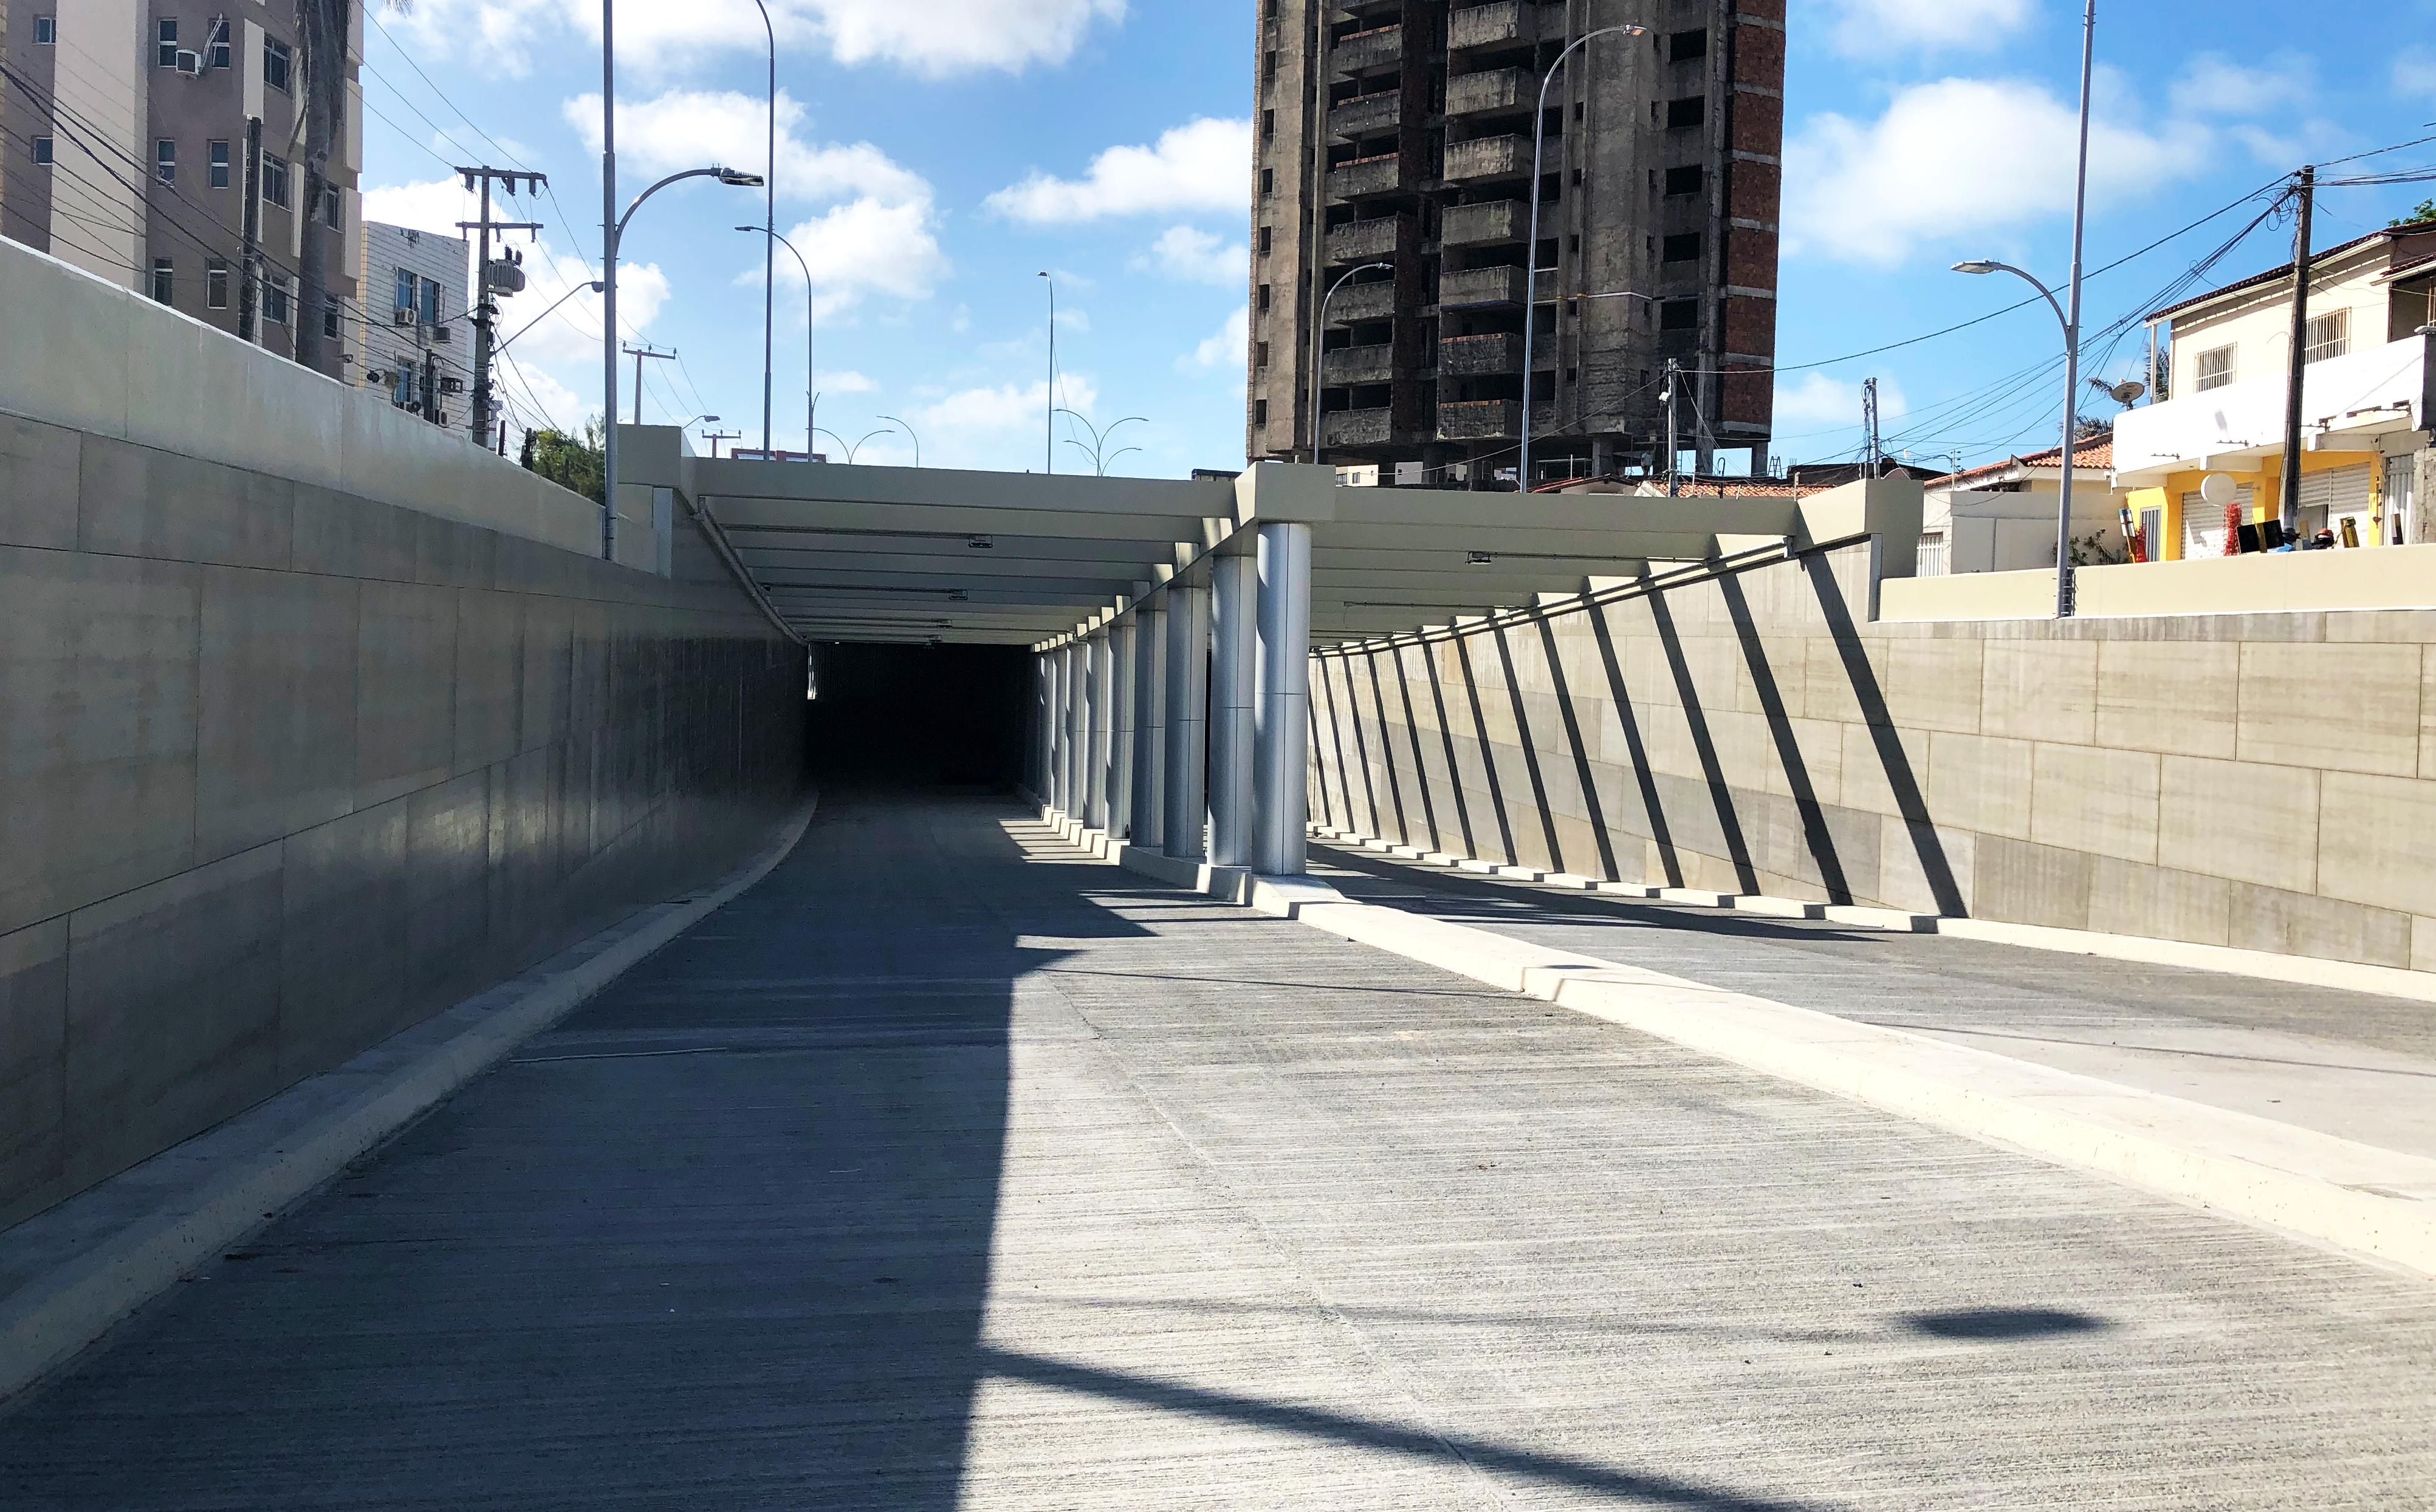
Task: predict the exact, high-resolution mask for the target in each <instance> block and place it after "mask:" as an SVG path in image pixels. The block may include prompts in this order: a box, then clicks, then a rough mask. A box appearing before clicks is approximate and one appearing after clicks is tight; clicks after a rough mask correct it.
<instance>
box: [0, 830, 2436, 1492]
mask: <svg viewBox="0 0 2436 1512" xmlns="http://www.w3.org/2000/svg"><path fill="white" fill-rule="evenodd" d="M2431 1422H2436V1289H2431V1288H2430V1287H2428V1286H2427V1284H2426V1283H2424V1282H2420V1281H2415V1280H2410V1279H2405V1278H2403V1277H2396V1276H2392V1275H2388V1274H2386V1273H2383V1272H2380V1271H2375V1270H2372V1269H2368V1268H2365V1267H2362V1266H2359V1265H2357V1264H2355V1263H2353V1262H2351V1261H2349V1260H2344V1259H2341V1258H2340V1257H2337V1256H2334V1255H2331V1254H2326V1253H2323V1252H2320V1251H2314V1250H2309V1249H2305V1248H2301V1247H2297V1246H2294V1245H2292V1244H2289V1243H2286V1242H2284V1241H2283V1240H2281V1239H2279V1238H2277V1237H2275V1236H2272V1235H2271V1234H2268V1233H2266V1232H2263V1231H2261V1230H2258V1229H2255V1228H2252V1227H2249V1226H2246V1225H2239V1224H2234V1223H2228V1222H2225V1221H2223V1220H2221V1219H2218V1218H2216V1217H2213V1216H2211V1215H2209V1214H2205V1213H2202V1212H2199V1211H2195V1210H2193V1209H2191V1208H2185V1207H2183V1206H2180V1205H2178V1204H2175V1203H2172V1202H2168V1201H2166V1200H2163V1199H2160V1198H2156V1197H2152V1196H2149V1195H2148V1194H2146V1193H2144V1192H2141V1191H2139V1190H2133V1189H2131V1188H2129V1187H2126V1186H2123V1185H2121V1184H2119V1183H2115V1182H2112V1181H2106V1180H2101V1179H2097V1178H2094V1177H2090V1176H2087V1175H2084V1174H2081V1173H2076V1172H2073V1171H2070V1170H2066V1169H2062V1168H2060V1167H2057V1166H2053V1165H2049V1164H2045V1163H2042V1162H2040V1161H2036V1160H2031V1159H2027V1158H2025V1157H2022V1156H2016V1155H2012V1154H2009V1153H2007V1152H2005V1151H2002V1150H1999V1149H1995V1148H1992V1147H1991V1146H1990V1145H1988V1144H1985V1143H1982V1142H1980V1141H1977V1140H1974V1139H1970V1138H1961V1137H1958V1136H1955V1135H1951V1134H1947V1133H1943V1132H1940V1131H1939V1130H1936V1129H1933V1128H1929V1127H1926V1126H1923V1125H1922V1124H1919V1123H1916V1122H1912V1121H1907V1120H1905V1119H1901V1118H1897V1117H1893V1116H1890V1115H1887V1114H1883V1113H1880V1112H1877V1111H1874V1110H1872V1109H1870V1108H1869V1107H1867V1106H1863V1105H1860V1104H1854V1103H1852V1102H1849V1101H1845V1100H1843V1099H1839V1098H1836V1097H1832V1096H1828V1095H1824V1094H1821V1093H1818V1092H1814V1091H1811V1090H1809V1089H1807V1088H1804V1087H1801V1086H1796V1085H1793V1084H1790V1083H1787V1082H1785V1081H1783V1080H1780V1079H1778V1078H1776V1077H1772V1076H1767V1075H1763V1074H1759V1073H1756V1072H1752V1071H1749V1070H1745V1069H1741V1068H1739V1067H1736V1066H1733V1065H1731V1064H1729V1063H1726V1062H1723V1061H1720V1060H1717V1059H1715V1058H1714V1057H1711V1056H1707V1055H1702V1054H1698V1053H1695V1052H1691V1051H1684V1050H1681V1049H1679V1048H1678V1047H1676V1046H1674V1045H1671V1044H1668V1043H1666V1042H1664V1041H1662V1040H1658V1039H1654V1038H1651V1037H1649V1036H1646V1035H1644V1034H1637V1033H1634V1032H1631V1031H1628V1030H1624V1029H1620V1028H1617V1027H1615V1026H1613V1025H1610V1024H1606V1023H1602V1022H1599V1021H1597V1020H1596V1019H1593V1018H1590V1017H1584V1016H1582V1015H1579V1014H1575V1013H1573V1012H1569V1011H1566V1010H1564V1009H1560V1008H1557V1007H1555V1006H1553V1005H1551V1004H1549V1003H1546V1002H1542V1001H1539V1000H1536V999H1530V998H1525V997H1522V996H1519V995H1516V994H1511V993H1506V992H1502V991H1497V990H1493V989H1490V988H1487V987H1484V986H1481V985H1480V984H1478V983H1476V982H1470V981H1468V980H1465V979H1463V978H1460V977H1456V976H1453V975H1452V974H1449V973H1446V972H1442V971H1438V970H1435V969H1433V968H1431V967H1427V966H1423V965H1417V964H1415V963H1413V962H1410V961H1407V960H1404V959H1401V958H1400V957H1397V956H1394V955H1390V954H1387V953H1385V952H1383V951H1380V950H1374V949H1371V948H1368V947H1362V946H1358V945H1354V944H1351V943H1348V941H1346V940H1344V939H1340V938H1332V937H1331V936H1330V935H1328V934H1326V933H1324V932H1322V931H1320V930H1314V929H1309V928H1305V927H1303V926H1301V925H1299V924H1296V923H1292V922H1288V921H1286V920H1283V919H1279V918H1274V917H1269V916H1266V915H1264V914H1261V913H1259V912H1254V911H1252V910H1249V909H1243V908H1236V907H1231V906H1227V905H1224V904H1219V903H1216V902H1213V901H1211V900H1209V899H1207V898H1203V897H1200V896H1197V895H1192V894H1188V893H1182V892H1178V891H1175V890H1174V889H1171V888H1167V887H1162V886H1158V885H1155V884H1151V883H1148V882H1145V881H1144V880H1142V879H1140V878H1136V877H1134V876H1132V875H1130V874H1127V873H1125V872H1123V871H1122V870H1120V869H1118V868H1115V867H1112V866H1109V865H1106V864H1105V863H1104V862H1096V861H1092V860H1088V859H1087V858H1086V857H1084V856H1083V855H1082V854H1081V853H1079V852H1078V851H1076V850H1075V849H1074V848H1072V847H1070V846H1068V845H1066V844H1063V843H1059V842H1058V841H1057V840H1056V839H1055V838H1054V837H1053V835H1052V834H1051V833H1050V832H1049V831H1048V830H1047V828H1046V827H1045V826H1041V825H1039V824H1037V823H1035V822H1032V821H1030V820H1028V819H1025V818H1023V817H1020V816H1019V815H1018V813H1017V812H1016V811H1015V810H1014V809H1013V808H1011V807H1006V806H997V805H988V804H982V803H975V802H952V801H914V800H907V799H890V800H881V799H876V798H870V797H864V798H857V797H855V796H853V795H850V794H840V793H832V794H830V795H829V796H828V797H827V799H826V801H825V807H824V809H823V812H822V814H821V815H820V817H819V819H818V820H817V821H816V822H815V823H814V825H813V826H812V827H811V829H810V830H809V832H808V834H807V836H806V838H805V840H804V842H803V843H802V844H801V845H800V846H799V847H798V848H797V850H796V851H795V853H794V854H793V855H792V856H791V857H790V858H789V859H788V860H787V861H786V862H785V863H784V864H782V865H781V866H780V867H779V868H778V870H777V871H775V872H774V873H773V874H772V875H771V877H770V878H768V879H767V880H766V881H765V882H763V883H762V884H760V886H758V887H757V888H756V889H755V890H754V891H753V892H751V893H749V894H747V895H744V896H743V897H742V898H740V899H739V900H738V901H737V902H735V903H733V904H730V905H729V906H728V907H727V908H725V909H723V910H722V911H721V912H719V913H717V914H715V915H713V916H712V917H711V918H709V919H708V920H706V921H705V922H704V923H703V924H702V925H700V926H699V927H697V928H696V929H695V930H693V931H692V932H690V933H689V934H687V936H686V937H685V938H684V939H682V940H680V941H679V942H678V943H677V944H675V945H673V946H671V947H669V948H668V949H667V950H665V951H663V952H662V953H661V954H660V955H658V956H656V957H654V958H653V960H651V961H650V962H648V963H646V964H645V965H642V966H639V967H637V968H636V969H635V971H634V972H632V973H631V974H630V975H629V976H628V977H627V978H625V979H624V980H622V981H621V982H618V984H617V985H616V986H614V987H613V988H611V989H610V990H609V991H608V992H606V993H604V994H603V995H602V996H601V997H600V998H599V999H595V1000H594V1001H593V1002H592V1003H591V1004H589V1005H588V1006H587V1007H585V1008H584V1009H583V1010H582V1011H580V1012H579V1013H577V1014H576V1015H574V1016H573V1017H570V1018H568V1019H567V1020H566V1021H565V1022H564V1023H563V1024H562V1025H561V1026H560V1027H559V1028H558V1029H557V1030H555V1031H553V1032H552V1033H550V1034H547V1035H544V1036H542V1037H540V1038H537V1039H535V1040H534V1041H532V1042H531V1044H529V1045H528V1046H527V1047H525V1048H524V1049H523V1050H522V1051H519V1052H518V1053H517V1054H516V1056H515V1057H513V1060H512V1061H510V1062H509V1063H508V1064H506V1065H503V1066H501V1067H500V1068H499V1069H497V1070H496V1071H495V1072H493V1073H492V1074H490V1075H489V1076H486V1077H484V1078H483V1079H481V1080H479V1081H478V1082H476V1083H474V1084H472V1085H471V1086H468V1087H467V1088H466V1089H465V1090H464V1091H462V1092H461V1093H460V1094H459V1095H458V1096H457V1097H456V1098H454V1099H453V1100H451V1101H450V1102H449V1103H448V1104H444V1106H443V1107H442V1108H440V1109H439V1110H438V1111H437V1112H436V1113H435V1114H434V1115H433V1116H431V1117H430V1118H429V1119H427V1120H426V1121H425V1122H423V1123H422V1124H420V1125H419V1126H417V1127H415V1128H413V1129H411V1130H409V1131H408V1132H407V1133H406V1134H404V1135H403V1136H401V1137H400V1138H398V1139H397V1140H396V1141H395V1142H394V1143H392V1145H390V1146H388V1147H387V1148H386V1149H383V1150H381V1151H378V1152H375V1153H374V1155H373V1156H368V1157H367V1158H366V1159H364V1160H363V1161H361V1162H359V1163H358V1164H357V1167H356V1168H355V1169H354V1170H352V1171H351V1172H350V1173H348V1174H347V1175H345V1176H344V1177H342V1178H341V1179H340V1180H339V1182H338V1183H336V1184H335V1185H334V1186H333V1187H332V1188H330V1189H329V1190H325V1191H324V1192H322V1194H321V1195H319V1196H318V1197H316V1198H314V1199H313V1200H311V1201H310V1202H308V1203H307V1204H305V1206H304V1207H302V1208H299V1209H298V1210H297V1211H295V1212H293V1213H292V1214H289V1215H288V1216H287V1217H286V1218H284V1219H283V1220H281V1221H280V1222H279V1223H277V1224H275V1225H272V1226H271V1227H270V1229H268V1230H267V1231H265V1232H264V1233H263V1234H261V1235H260V1236H258V1237H257V1238H256V1239H255V1240H253V1241H252V1242H250V1243H248V1245H247V1247H246V1248H245V1249H243V1250H241V1251H236V1252H233V1253H231V1254H229V1255H228V1256H226V1257H225V1258H224V1259H222V1260H220V1261H219V1262H218V1263H217V1264H216V1265H214V1266H212V1267H210V1268H209V1269H207V1270H206V1271H204V1272H203V1273H201V1274H200V1276H199V1277H197V1278H196V1279H195V1280H193V1281H192V1282H191V1283H190V1284H188V1285H186V1286H184V1287H183V1288H181V1289H180V1290H179V1291H177V1292H176V1293H173V1294H172V1295H171V1296H170V1297H169V1298H167V1299H166V1300H165V1302H164V1303H163V1304H162V1305H160V1306H158V1307H156V1308H155V1309H153V1310H151V1311H150V1312H148V1313H147V1314H144V1315H142V1316H139V1317H138V1318H137V1319H135V1320H134V1321H133V1322H132V1323H130V1325H129V1326H128V1327H126V1328H125V1329H123V1330H121V1331H120V1333H119V1334H118V1335H117V1336H116V1337H115V1338H114V1339H113V1340H112V1341H111V1342H110V1344H109V1346H108V1347H106V1348H105V1349H104V1350H103V1351H102V1352H99V1353H97V1354H96V1355H95V1356H93V1357H91V1358H89V1359H88V1360H87V1361H86V1362H85V1363H84V1364H82V1366H81V1367H80V1368H78V1369H77V1370H75V1371H74V1372H73V1373H71V1374H69V1375H67V1376H65V1377H64V1378H62V1379H61V1380H59V1381H58V1382H55V1383H54V1384H52V1385H51V1386H50V1387H48V1388H47V1389H45V1390H44V1391H43V1392H41V1393H40V1394H38V1395H36V1396H34V1397H33V1398H31V1399H29V1400H27V1401H26V1402H25V1403H23V1404H22V1405H21V1406H20V1407H19V1408H18V1409H17V1410H16V1411H15V1412H13V1413H12V1414H11V1415H9V1416H6V1417H0V1504H5V1505H6V1506H8V1507H9V1508H10V1512H17V1509H19V1508H24V1509H27V1512H34V1509H64V1508H78V1509H85V1508H95V1509H98V1508H110V1509H114V1512H115V1509H126V1512H143V1509H151V1508H161V1509H167V1508H173V1507H174V1508H240V1507H242V1508H265V1509H269V1508H282V1509H284V1508H307V1507H310V1508H330V1507H349V1508H383V1509H391V1508H395V1509H405V1508H435V1509H436V1508H449V1509H472V1508H511V1507H513V1508H519V1509H522V1508H568V1509H575V1508H582V1509H586V1512H591V1509H600V1508H609V1507H648V1508H662V1507H665V1508H671V1509H673V1508H680V1507H682V1508H699V1507H708V1506H717V1507H722V1508H725V1507H739V1508H759V1507H769V1508H789V1509H794V1508H804V1507H838V1508H890V1509H923V1512H948V1509H950V1508H953V1509H956V1512H1001V1509H1008V1512H1012V1509H1024V1512H1031V1509H1040V1512H1049V1509H1058V1512H1068V1509H1075V1508H1118V1507H1122V1508H1142V1509H1153V1508H1156V1509H1159V1512H1167V1509H1172V1508H1177V1507H1192V1508H1194V1509H1196V1512H1199V1509H1205V1508H1242V1509H1245V1512H1251V1509H1261V1512H1274V1509H1275V1508H1279V1507H1283V1506H1294V1507H1314V1508H1329V1507H1343V1508H1348V1509H1351V1508H1363V1509H1368V1508H1374V1507H1385V1506H1398V1507H1416V1508H1423V1507H1425V1508H1447V1509H1455V1508H1464V1509H1483V1508H1489V1507H1502V1506H1516V1507H1519V1506H1530V1507H1545V1508H1557V1507H1586V1506H1619V1507H1621V1506H1633V1507H1673V1508H1696V1509H1703V1512H1828V1509H1836V1508H1855V1509H1857V1508H1870V1509H1881V1512H1920V1509H1930V1512H1943V1509H1953V1512H1960V1509H1963V1508H1978V1507H1990V1506H2001V1507H2028V1506H2037V1507H2041V1508H2087V1509H2093V1512H2094V1509H2097V1508H2109V1509H2112V1508H2117V1507H2124V1506H2154V1507H2171V1508H2189V1509H2194V1512H2197V1509H2202V1508H2204V1509H2216V1508H2222V1507H2234V1506H2238V1507H2241V1508H2244V1509H2245V1512H2250V1509H2286V1508H2289V1509H2299V1508H2312V1509H2314V1508H2320V1507H2326V1506H2338V1505H2360V1506H2375V1507H2379V1508H2412V1507H2422V1508H2424V1507H2429V1506H2431V1505H2436V1492H2431V1490H2430V1487H2431V1486H2436V1435H2431V1430H2430V1427H2429V1425H2430V1423H2431Z"/></svg>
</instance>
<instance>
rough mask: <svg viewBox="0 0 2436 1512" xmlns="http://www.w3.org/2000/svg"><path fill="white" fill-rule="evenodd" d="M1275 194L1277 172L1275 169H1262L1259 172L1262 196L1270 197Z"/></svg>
mask: <svg viewBox="0 0 2436 1512" xmlns="http://www.w3.org/2000/svg"><path fill="white" fill-rule="evenodd" d="M1277 192H1278V170H1277V169H1275V168H1262V169H1261V194H1263V195H1272V194H1275V193H1277Z"/></svg>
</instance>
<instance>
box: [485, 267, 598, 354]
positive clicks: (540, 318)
mask: <svg viewBox="0 0 2436 1512" xmlns="http://www.w3.org/2000/svg"><path fill="white" fill-rule="evenodd" d="M606 287H609V286H607V285H606V284H604V283H602V282H601V281H600V279H597V278H596V279H594V280H592V281H591V282H590V283H588V284H577V285H575V286H574V287H571V288H569V289H568V290H567V291H566V293H564V294H561V295H560V296H558V298H556V299H554V300H551V301H550V302H549V308H548V309H546V310H544V311H542V312H541V313H540V314H539V315H536V316H534V317H533V318H532V319H531V320H530V321H527V322H525V323H524V325H523V327H522V328H521V329H519V330H518V331H517V332H516V336H522V335H524V334H525V332H526V331H530V330H531V329H532V328H533V327H534V326H536V325H539V324H540V323H541V322H544V321H546V320H548V319H549V318H550V317H551V316H552V315H555V314H557V313H558V307H559V306H560V305H561V304H566V302H567V301H568V300H571V299H573V298H574V297H575V296H576V295H578V294H584V293H592V294H598V293H600V291H601V290H602V289H604V288H606ZM516 336H512V337H509V338H508V340H507V341H502V342H500V343H499V344H498V345H497V346H495V347H493V348H491V356H498V355H499V354H500V353H502V352H504V351H506V350H507V349H508V341H513V340H514V339H516Z"/></svg>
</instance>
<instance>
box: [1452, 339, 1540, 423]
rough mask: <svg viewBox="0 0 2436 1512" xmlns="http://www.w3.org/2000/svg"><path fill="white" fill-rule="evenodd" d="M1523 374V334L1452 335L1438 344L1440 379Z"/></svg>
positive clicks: (1535, 354)
mask: <svg viewBox="0 0 2436 1512" xmlns="http://www.w3.org/2000/svg"><path fill="white" fill-rule="evenodd" d="M1539 355H1540V354H1538V353H1536V352H1535V353H1533V354H1532V356H1539ZM1520 372H1522V333H1521V332H1519V331H1499V332H1493V333H1491V334H1489V335H1488V336H1450V337H1448V338H1446V339H1444V340H1441V341H1440V342H1438V376H1439V377H1441V378H1485V377H1494V376H1495V375H1497V374H1502V373H1520ZM1440 408H1444V407H1443V406H1441V407H1440Z"/></svg>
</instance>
